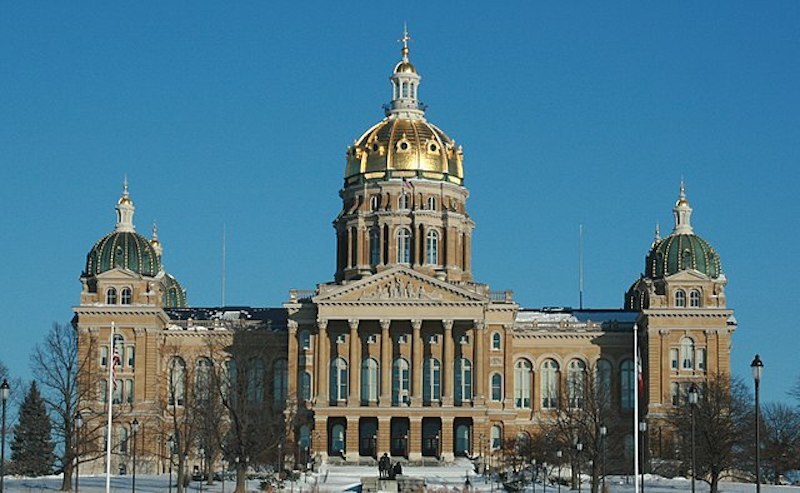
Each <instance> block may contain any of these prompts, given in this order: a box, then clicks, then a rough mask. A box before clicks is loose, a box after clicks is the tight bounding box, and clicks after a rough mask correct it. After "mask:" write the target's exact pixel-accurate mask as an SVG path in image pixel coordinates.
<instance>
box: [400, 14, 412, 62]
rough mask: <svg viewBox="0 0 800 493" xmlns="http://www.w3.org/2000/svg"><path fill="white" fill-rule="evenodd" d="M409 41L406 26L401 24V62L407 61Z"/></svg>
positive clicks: (409, 37)
mask: <svg viewBox="0 0 800 493" xmlns="http://www.w3.org/2000/svg"><path fill="white" fill-rule="evenodd" d="M409 41H411V36H410V35H409V34H408V24H407V23H405V22H403V37H402V38H400V42H401V43H403V48H402V49H401V50H400V53H401V54H402V55H403V61H404V62H407V61H408V42H409Z"/></svg>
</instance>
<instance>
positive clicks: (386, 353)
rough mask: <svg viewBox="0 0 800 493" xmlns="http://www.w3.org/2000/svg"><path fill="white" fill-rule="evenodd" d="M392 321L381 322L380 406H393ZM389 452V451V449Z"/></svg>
mask: <svg viewBox="0 0 800 493" xmlns="http://www.w3.org/2000/svg"><path fill="white" fill-rule="evenodd" d="M391 324H392V321H391V320H381V396H380V400H379V403H380V406H381V407H389V406H391V405H392V336H391V334H390V333H389V327H390V326H391ZM387 450H388V449H387Z"/></svg>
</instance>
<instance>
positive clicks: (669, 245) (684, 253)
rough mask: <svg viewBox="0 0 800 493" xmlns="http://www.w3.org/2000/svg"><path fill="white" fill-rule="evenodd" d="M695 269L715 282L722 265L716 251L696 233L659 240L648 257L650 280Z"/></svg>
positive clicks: (673, 235)
mask: <svg viewBox="0 0 800 493" xmlns="http://www.w3.org/2000/svg"><path fill="white" fill-rule="evenodd" d="M683 270H696V271H699V272H702V273H703V274H705V275H707V276H708V277H711V278H712V279H716V278H717V277H719V276H720V274H721V273H722V264H721V262H720V259H719V255H717V252H715V251H714V248H713V247H712V246H711V245H710V244H709V243H708V242H707V241H706V240H704V239H703V238H701V237H699V236H697V235H695V234H672V235H669V236H667V237H666V238H663V239H661V240H658V241H657V242H656V244H655V245H653V248H652V250H650V254H649V255H648V256H647V266H646V272H647V276H648V277H650V278H651V279H655V278H663V277H667V276H671V275H672V274H675V273H677V272H680V271H683Z"/></svg>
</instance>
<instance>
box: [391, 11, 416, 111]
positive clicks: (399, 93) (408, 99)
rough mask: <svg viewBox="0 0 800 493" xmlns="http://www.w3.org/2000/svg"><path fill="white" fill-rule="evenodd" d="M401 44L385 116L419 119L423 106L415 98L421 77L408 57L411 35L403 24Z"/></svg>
mask: <svg viewBox="0 0 800 493" xmlns="http://www.w3.org/2000/svg"><path fill="white" fill-rule="evenodd" d="M398 41H399V42H400V43H402V44H403V47H402V48H401V49H400V55H401V56H402V59H401V60H400V62H398V63H397V65H395V66H394V71H393V72H392V76H391V77H390V78H389V79H390V80H391V81H392V102H391V103H389V104H388V105H386V106H384V108H385V110H386V116H389V117H400V118H408V119H420V118H422V117H424V115H425V108H424V107H423V106H422V105H421V104H420V102H419V100H418V99H417V91H418V90H419V81H420V79H421V77H420V76H419V74H417V69H416V67H414V64H413V63H411V61H410V60H409V58H408V43H409V41H411V35H410V34H408V26H407V25H405V24H403V37H402V38H400V39H399V40H398Z"/></svg>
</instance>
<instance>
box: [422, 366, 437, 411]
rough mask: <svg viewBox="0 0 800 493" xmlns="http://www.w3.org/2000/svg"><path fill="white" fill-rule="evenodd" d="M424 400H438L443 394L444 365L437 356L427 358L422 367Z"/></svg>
mask: <svg viewBox="0 0 800 493" xmlns="http://www.w3.org/2000/svg"><path fill="white" fill-rule="evenodd" d="M422 372H423V373H422V400H423V401H425V402H432V401H438V400H439V399H440V397H441V395H442V393H441V382H442V366H441V364H440V363H439V360H438V359H436V358H426V359H425V363H424V364H423V368H422Z"/></svg>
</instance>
